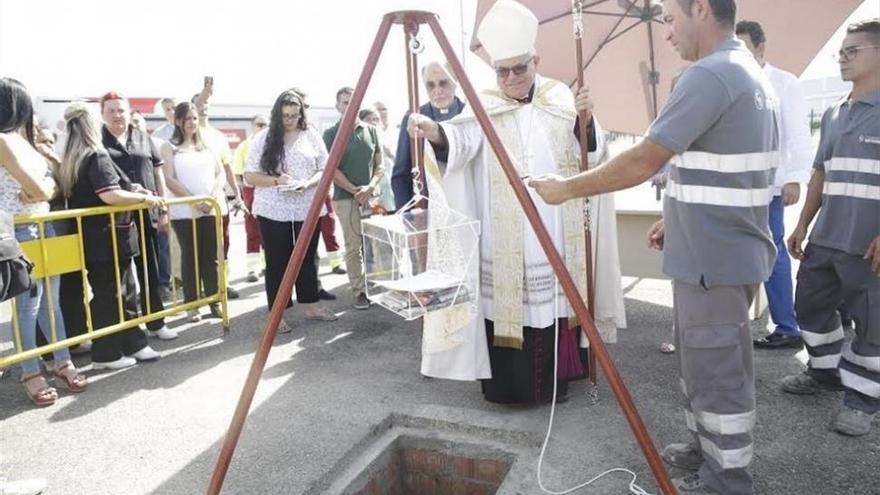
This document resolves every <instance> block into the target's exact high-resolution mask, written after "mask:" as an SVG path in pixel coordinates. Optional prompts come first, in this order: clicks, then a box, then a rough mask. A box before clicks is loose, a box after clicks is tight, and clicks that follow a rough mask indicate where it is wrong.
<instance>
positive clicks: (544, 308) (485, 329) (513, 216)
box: [408, 0, 625, 404]
mask: <svg viewBox="0 0 880 495" xmlns="http://www.w3.org/2000/svg"><path fill="white" fill-rule="evenodd" d="M537 26H538V21H537V19H536V18H535V16H534V14H533V13H532V12H531V11H529V10H528V9H527V8H526V7H524V6H523V5H521V4H519V3H517V2H515V1H512V0H499V1H498V2H496V3H495V4H494V5H493V6H492V8H491V9H490V10H489V11H488V12H487V13H486V15H485V17H484V18H483V20H482V22H481V24H480V27H479V30H478V34H477V36H478V38H479V40H480V42H481V43H482V45H483V47H484V48H485V50H486V52H487V53H488V54H489V56H490V58H491V59H492V61H493V62H492V65H493V67H494V69H495V72H496V75H497V79H496V80H497V84H498V87H497V89H491V90H487V91H483V92H482V93H481V95H480V101H481V103H482V104H483V106H484V107H485V109H486V112H487V113H488V115H489V118H490V120H491V121H492V125H493V127H494V128H495V130H496V132H497V133H498V135H499V137H500V138H501V141H502V143H503V144H504V146H505V148H506V149H507V151H508V154H509V156H510V158H511V160H512V162H513V164H514V166H515V167H516V168H517V169H518V171H517V173H519V174H520V176H522V177H526V176H530V175H531V176H536V175H541V174H546V173H554V174H562V175H566V176H570V175H575V174H577V173H578V171H579V167H580V160H579V153H578V149H579V146H578V141H577V135H578V133H577V132H576V131H577V121H576V117H577V112H578V111H580V110H583V111H584V112H585V113H586V114H587V119H586V120H585V121H584V122H582V123H581V124H583V125H586V126H588V127H589V131H588V134H589V149H590V150H591V153H590V163H594V164H595V163H598V162H599V161H600V158H602V156H603V154H604V151H605V146H604V140H603V139H602V133H601V131H599V130H597V129H596V127H597V126H598V124H597V122H596V121H595V120H594V119H593V118H592V116H591V111H590V110H591V108H592V104H591V103H590V101H589V100H588V99H587V100H585V101H584V102H583V104H582V105H581V106H580V107H578V106H576V105H575V99H574V95H572V92H571V90H570V89H569V88H568V87H567V86H566V85H565V84H563V83H561V82H559V81H555V80H552V79H548V78H544V77H542V76H540V75H538V74H537V69H538V64H539V62H540V59H539V57H538V56H537V55H536V54H535V48H534V46H535V40H536V37H537ZM408 128H409V132H410V134H411V135H413V136H415V137H425V138H426V139H427V140H428V141H429V142H430V143H431V144H432V147H433V151H434V152H435V155H436V157H437V161H438V162H439V163H440V165H441V167H440V172H438V173H437V174H438V175H439V174H440V173H442V177H441V178H440V181H442V186H443V193H444V194H445V196H446V200H447V202H448V204H450V205H452V207H453V208H455V209H457V210H459V211H462V212H463V213H465V214H467V215H468V216H471V217H474V218H477V219H479V220H480V221H481V233H480V259H479V270H480V288H479V289H478V291H477V292H478V293H479V294H480V296H481V297H480V304H479V308H480V310H481V314H479V315H477V316H476V321H474V322H473V323H472V325H471V326H469V327H467V328H465V329H463V330H460V331H459V334H460V335H461V334H464V335H465V336H466V337H468V338H470V339H471V340H473V341H474V344H475V345H476V346H478V345H480V344H481V343H482V342H481V341H480V340H477V339H476V337H477V336H478V335H477V332H479V333H480V334H482V333H484V334H485V338H486V342H485V343H483V345H486V343H487V344H488V359H489V364H490V367H491V378H487V379H483V381H482V390H483V395H484V397H485V399H486V400H488V401H490V402H496V403H520V404H522V403H546V402H549V401H550V400H552V397H553V389H554V382H555V381H556V377H557V374H556V373H555V370H554V357H555V356H556V355H557V352H558V353H559V355H560V356H561V359H560V362H564V363H568V366H561V367H560V370H559V371H560V373H559V374H558V376H559V387H558V393H557V400H564V399H565V396H566V393H567V391H568V382H569V381H570V380H573V379H577V378H583V377H584V372H585V368H584V363H585V360H583V359H578V358H584V357H585V355H584V354H582V353H580V352H579V349H578V344H577V338H578V333H576V332H577V329H576V328H575V324H574V322H573V321H571V325H569V322H570V320H569V319H568V318H569V317H570V316H573V312H572V309H571V307H570V305H569V304H568V302H567V300H566V298H565V296H564V295H563V294H562V290H561V288H560V287H559V286H558V284H557V283H556V276H555V274H554V272H553V268H552V267H551V265H550V263H549V261H548V260H547V256H546V255H545V254H544V251H543V250H542V248H541V246H540V244H539V242H538V239H537V236H536V235H535V233H534V231H533V230H532V228H531V227H530V226H529V224H528V222H527V220H526V218H525V214H524V212H523V209H522V208H521V207H520V205H519V202H518V201H517V199H516V197H515V196H514V194H513V190H512V189H511V187H510V185H509V184H508V183H507V179H506V177H505V175H504V171H503V170H502V168H501V165H500V164H499V163H498V158H497V157H496V155H495V153H494V152H493V151H492V149H491V147H490V146H489V144H488V143H487V142H486V141H485V136H484V134H483V131H482V129H481V127H480V126H479V124H478V123H477V121H476V119H475V117H474V115H473V114H472V112H469V111H465V112H464V113H462V115H459V116H458V117H456V118H455V119H453V120H451V121H448V122H444V123H441V124H438V123H436V122H434V121H432V120H431V119H429V118H428V117H426V116H423V115H412V116H410V118H409V121H408ZM444 167H445V168H444ZM427 169H428V167H427V166H426V170H427ZM428 173H429V174H430V173H431V172H430V171H429V172H428ZM432 194H433V191H432ZM533 198H534V203H535V206H536V208H537V210H538V214H539V215H540V217H541V220H542V221H543V223H544V225H546V226H547V228H548V230H549V234H550V237H551V238H552V240H553V243H554V245H555V247H556V249H557V250H558V251H559V252H560V254H561V255H562V256H563V258H564V259H565V263H566V266H567V267H568V269H569V271H570V273H571V275H572V276H573V277H574V279H575V283H576V285H577V287H578V290H579V292H580V294H582V295H583V296H586V294H587V276H586V273H587V259H586V254H585V236H586V233H585V230H584V203H583V202H571V203H570V204H567V205H563V206H551V205H548V204H546V203H544V202H543V201H540V198H538V196H537V195H533ZM591 206H592V207H591V212H590V213H591V215H590V221H591V225H592V226H593V228H592V234H593V236H592V237H593V239H592V242H593V245H594V246H598V253H596V254H595V256H596V257H595V259H598V260H601V261H600V262H599V263H597V264H596V267H597V273H596V284H595V285H596V292H595V294H596V297H595V301H596V306H595V308H593V310H594V312H595V313H594V316H595V321H596V325H597V326H598V327H599V330H600V333H602V335H603V338H605V339H606V340H613V339H614V338H615V333H616V329H617V328H618V327H622V326H625V313H624V307H623V293H622V290H621V285H620V267H619V261H618V254H617V227H616V223H615V220H614V217H615V213H614V203H613V197H611V196H605V197H600V198H594V199H593V202H592V205H591ZM597 235H598V236H601V239H598V241H597V238H596V237H597ZM557 328H558V330H559V332H560V335H564V332H569V334H568V335H566V337H571V338H570V339H564V340H563V339H560V341H561V342H563V343H566V342H567V343H568V344H566V345H564V346H558V345H557V342H556V330H557ZM425 331H426V332H428V331H429V328H428V324H427V321H426V328H425ZM461 338H464V337H461ZM560 347H562V348H560ZM461 354H465V353H464V352H462V353H461ZM471 359H472V360H471V362H457V363H456V364H459V365H460V366H462V368H463V367H464V365H470V366H472V367H473V368H474V369H476V370H478V371H479V370H480V365H481V364H482V362H481V361H480V360H481V359H482V360H485V352H484V353H483V354H482V355H481V354H480V353H479V352H473V353H471ZM450 361H451V360H450ZM462 361H463V360H462ZM476 378H484V377H482V376H479V375H477V376H476ZM461 379H464V378H461ZM471 379H473V378H471Z"/></svg>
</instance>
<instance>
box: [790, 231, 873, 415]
mask: <svg viewBox="0 0 880 495" xmlns="http://www.w3.org/2000/svg"><path fill="white" fill-rule="evenodd" d="M804 256H805V257H804V261H802V262H801V266H800V269H799V270H798V275H797V290H796V292H795V311H796V312H797V319H798V325H799V326H800V327H801V330H802V334H801V335H802V337H803V339H804V344H805V345H806V348H807V352H808V353H809V355H810V363H809V367H810V370H811V373H814V374H820V375H825V376H824V377H825V378H829V379H836V378H837V376H838V375H839V377H840V381H841V383H842V384H843V386H844V389H845V391H844V399H843V400H844V403H845V404H846V405H847V406H849V407H852V408H854V409H858V410H861V411H863V412H866V413H868V414H873V413H876V412H878V411H880V276H878V275H877V274H876V273H874V272H872V271H871V266H870V264H869V263H868V261H867V260H865V259H863V258H862V256H861V255H854V254H849V253H846V252H843V251H840V250H837V249H832V248H827V247H824V246H819V245H816V244H812V243H811V244H809V245H807V248H806V250H805V251H804ZM841 303H843V305H844V307H845V308H846V310H847V311H848V312H849V313H850V315H851V317H852V319H853V322H854V323H855V335H854V336H853V339H852V341H851V342H845V339H844V333H843V328H842V326H841V324H840V316H839V315H838V313H837V307H838V306H839V305H840V304H841Z"/></svg>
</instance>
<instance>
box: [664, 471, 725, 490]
mask: <svg viewBox="0 0 880 495" xmlns="http://www.w3.org/2000/svg"><path fill="white" fill-rule="evenodd" d="M672 484H673V485H675V488H676V489H677V490H678V491H679V493H686V494H689V495H711V494H715V493H718V492H716V491H714V490H712V489H710V488H709V487H707V486H706V485H704V484H703V480H702V479H701V478H700V475H699V474H697V473H691V474H687V475H685V476H682V477H681V478H672Z"/></svg>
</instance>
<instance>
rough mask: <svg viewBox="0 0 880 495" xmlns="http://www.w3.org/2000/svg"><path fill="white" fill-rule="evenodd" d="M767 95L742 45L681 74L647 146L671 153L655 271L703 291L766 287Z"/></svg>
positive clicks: (770, 139)
mask: <svg viewBox="0 0 880 495" xmlns="http://www.w3.org/2000/svg"><path fill="white" fill-rule="evenodd" d="M776 101H777V99H776V95H775V93H774V92H773V87H772V86H771V84H770V81H769V80H768V79H767V76H766V75H765V74H764V71H763V70H762V69H761V67H760V66H759V65H758V63H757V62H755V59H754V57H753V56H752V54H751V53H749V52H748V50H746V48H745V45H744V44H743V43H742V42H741V41H739V40H737V39H730V40H727V41H724V42H722V43H721V44H720V45H719V46H718V48H717V49H716V50H715V51H714V52H713V53H711V54H710V55H708V56H706V57H704V58H702V59H700V60H698V61H697V62H695V63H694V64H692V65H691V66H690V67H689V68H687V69H686V70H685V71H684V73H683V74H682V75H681V78H680V79H679V80H678V83H677V84H676V85H675V90H674V91H673V92H672V95H671V96H670V98H669V101H668V102H667V103H666V105H664V107H663V110H662V111H661V112H660V115H659V116H658V117H657V119H656V120H655V121H654V123H653V124H651V128H650V129H648V138H649V139H650V140H652V141H654V142H655V143H657V144H659V145H661V146H663V147H665V148H667V149H669V150H671V151H672V152H674V153H676V156H675V157H673V159H672V167H671V169H670V173H669V180H668V183H667V189H666V199H665V200H664V204H663V219H664V225H665V242H664V247H663V271H664V273H666V274H667V275H669V276H670V277H672V278H674V279H676V280H680V281H683V282H688V283H691V284H695V285H696V284H702V285H703V286H704V287H712V286H716V285H747V284H756V283H761V282H764V281H766V280H767V278H768V277H769V276H770V272H771V271H772V267H773V263H774V261H775V259H776V248H775V246H774V244H773V241H772V238H771V237H770V231H769V227H768V218H769V204H770V200H771V199H772V195H773V174H774V171H775V168H776V165H777V163H778V161H779V153H778V150H779V130H778V115H777V109H778V105H777V104H776Z"/></svg>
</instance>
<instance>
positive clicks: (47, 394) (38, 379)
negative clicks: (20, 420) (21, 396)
mask: <svg viewBox="0 0 880 495" xmlns="http://www.w3.org/2000/svg"><path fill="white" fill-rule="evenodd" d="M21 384H22V385H24V391H25V393H26V394H27V396H28V399H30V400H31V402H33V403H34V405H35V406H37V407H46V406H51V405H52V404H54V403H55V401H56V400H57V399H58V391H56V390H55V389H54V388H52V387H50V386H49V384H48V383H46V379H45V378H43V375H42V374H41V373H36V374H33V375H31V376H28V377H24V376H23V377H21Z"/></svg>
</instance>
